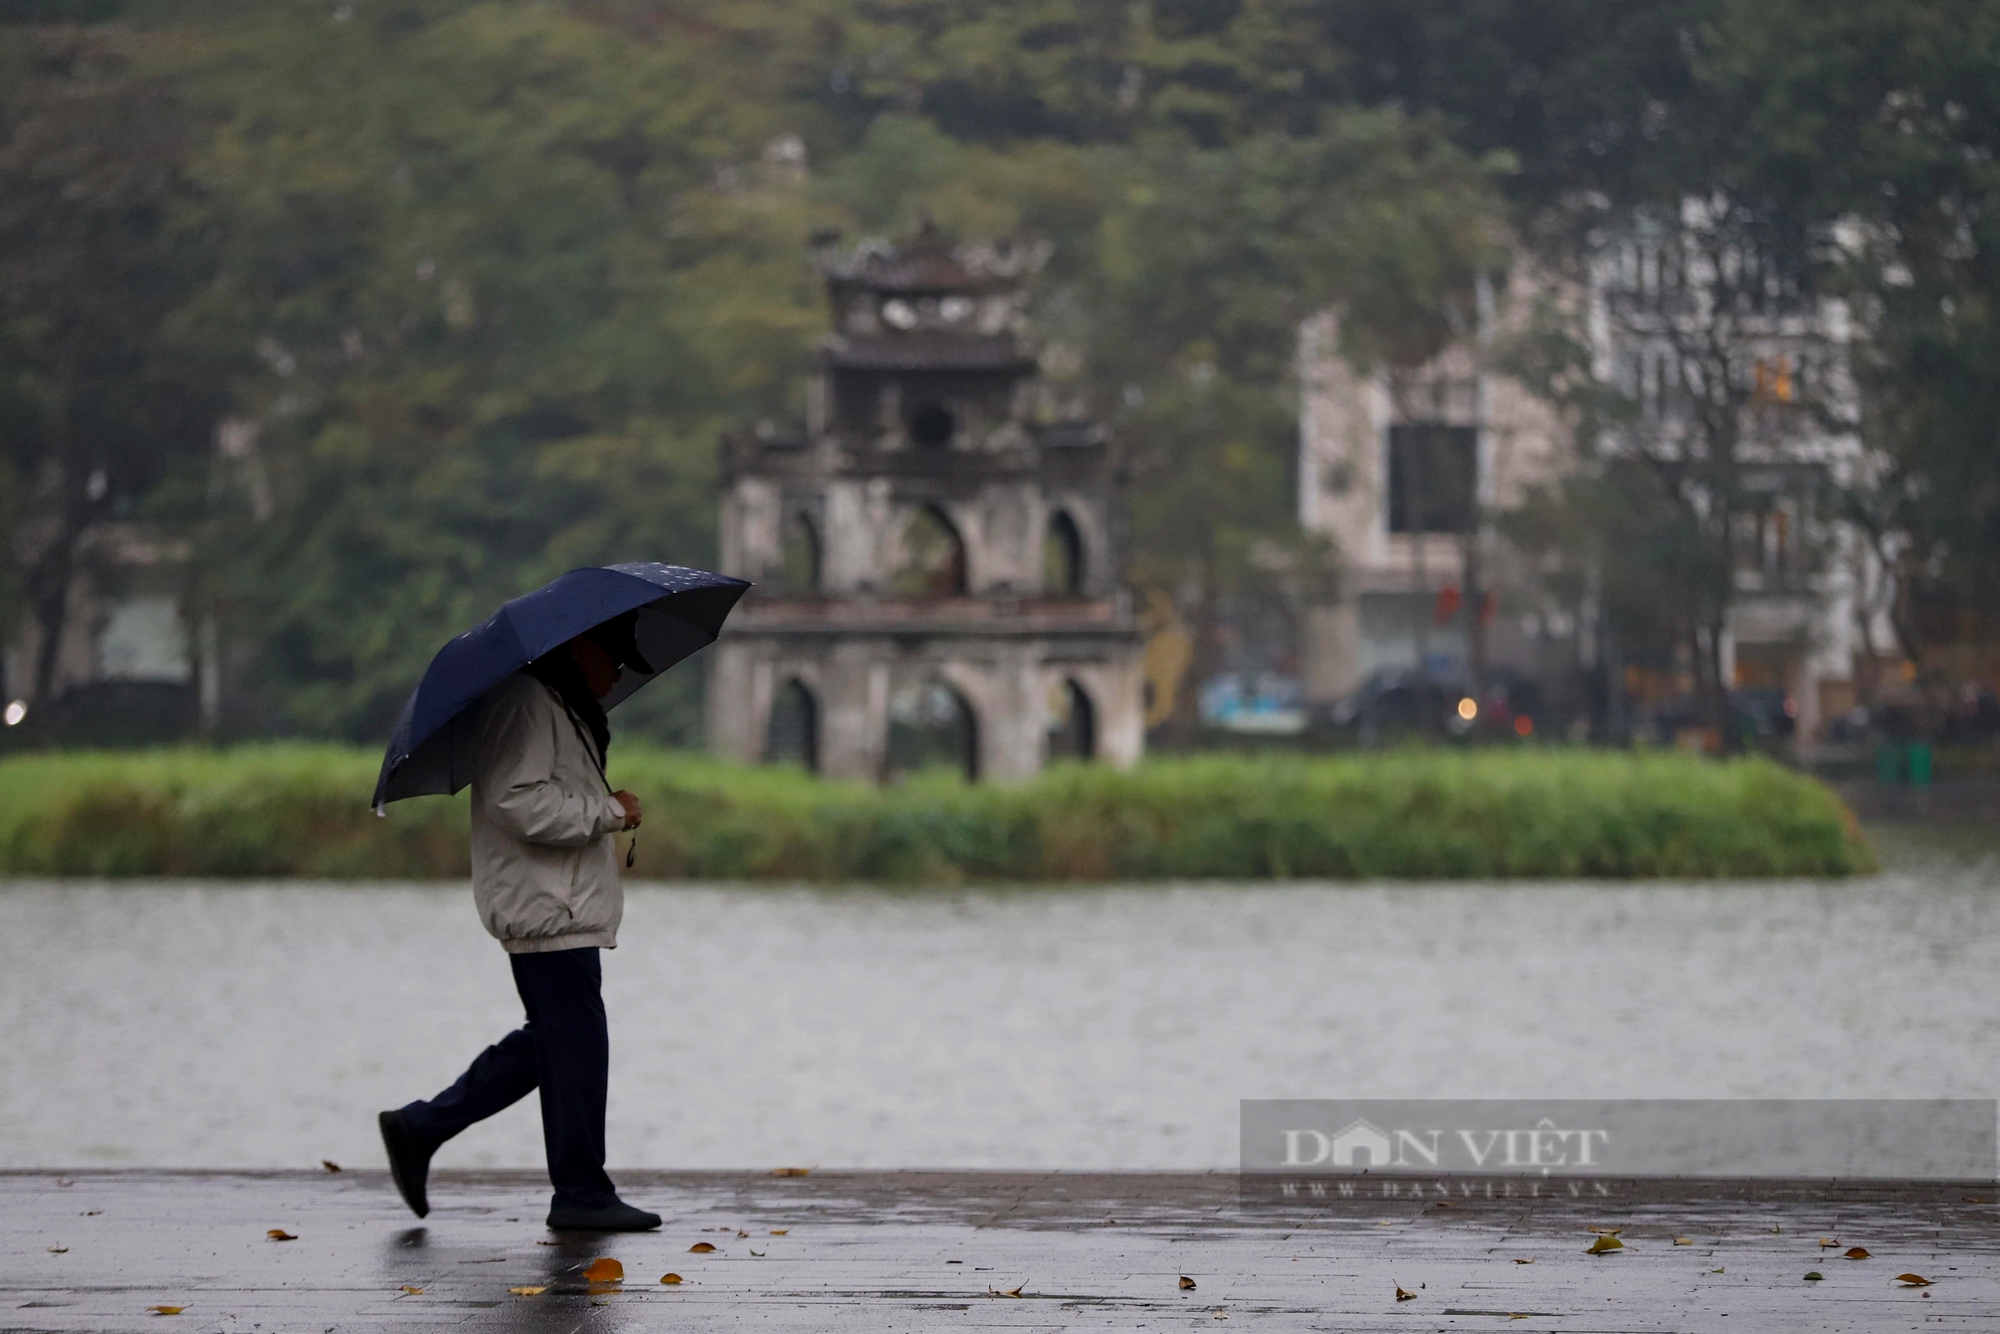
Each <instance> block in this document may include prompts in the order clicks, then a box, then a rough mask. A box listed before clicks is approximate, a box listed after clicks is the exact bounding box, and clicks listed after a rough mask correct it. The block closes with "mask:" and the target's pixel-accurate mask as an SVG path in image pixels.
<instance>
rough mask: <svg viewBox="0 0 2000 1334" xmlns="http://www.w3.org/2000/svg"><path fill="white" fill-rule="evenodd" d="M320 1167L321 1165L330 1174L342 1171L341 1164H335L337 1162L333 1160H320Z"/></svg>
mask: <svg viewBox="0 0 2000 1334" xmlns="http://www.w3.org/2000/svg"><path fill="white" fill-rule="evenodd" d="M319 1165H320V1166H321V1167H324V1168H325V1169H326V1170H327V1171H329V1172H338V1171H339V1170H340V1164H339V1163H336V1162H335V1161H333V1159H331V1158H322V1159H320V1160H319Z"/></svg>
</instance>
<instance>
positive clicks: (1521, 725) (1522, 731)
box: [1514, 713, 1535, 736]
mask: <svg viewBox="0 0 2000 1334" xmlns="http://www.w3.org/2000/svg"><path fill="white" fill-rule="evenodd" d="M1534 734H1535V720H1534V719H1533V718H1530V717H1529V716H1528V715H1527V714H1525V713H1524V714H1522V715H1521V716H1520V717H1518V718H1516V719H1515V720H1514V735H1515V736H1533V735H1534Z"/></svg>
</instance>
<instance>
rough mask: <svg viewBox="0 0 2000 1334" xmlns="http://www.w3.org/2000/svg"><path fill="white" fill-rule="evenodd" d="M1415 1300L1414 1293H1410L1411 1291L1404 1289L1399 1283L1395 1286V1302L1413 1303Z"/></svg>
mask: <svg viewBox="0 0 2000 1334" xmlns="http://www.w3.org/2000/svg"><path fill="white" fill-rule="evenodd" d="M1416 1299H1417V1294H1416V1293H1414V1292H1411V1291H1410V1290H1409V1289H1408V1288H1406V1287H1404V1286H1402V1285H1401V1284H1400V1283H1399V1284H1397V1285H1396V1300H1397V1301H1399V1302H1413V1301H1415V1300H1416Z"/></svg>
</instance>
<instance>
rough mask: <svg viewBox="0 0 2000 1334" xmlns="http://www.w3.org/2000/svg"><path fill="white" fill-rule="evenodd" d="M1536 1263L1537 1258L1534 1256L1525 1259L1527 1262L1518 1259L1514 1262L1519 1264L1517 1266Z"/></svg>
mask: <svg viewBox="0 0 2000 1334" xmlns="http://www.w3.org/2000/svg"><path fill="white" fill-rule="evenodd" d="M1534 1262H1535V1257H1534V1256H1532V1255H1531V1256H1529V1257H1528V1258H1527V1259H1525V1260H1520V1259H1517V1260H1515V1261H1514V1263H1515V1264H1517V1265H1531V1264H1533V1263H1534Z"/></svg>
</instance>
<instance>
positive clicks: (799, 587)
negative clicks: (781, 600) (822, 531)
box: [779, 511, 820, 597]
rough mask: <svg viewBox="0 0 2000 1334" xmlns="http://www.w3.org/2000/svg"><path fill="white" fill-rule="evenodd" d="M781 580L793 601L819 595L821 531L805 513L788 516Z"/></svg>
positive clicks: (784, 536)
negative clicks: (795, 598) (796, 598)
mask: <svg viewBox="0 0 2000 1334" xmlns="http://www.w3.org/2000/svg"><path fill="white" fill-rule="evenodd" d="M779 580H780V582H781V584H782V587H783V591H784V592H786V593H788V594H790V595H791V596H793V597H811V596H812V595H813V594H815V593H817V592H819V580H820V543H819V529H818V528H817V527H816V526H815V525H814V523H813V521H812V516H811V515H809V514H806V513H804V512H802V511H801V512H794V513H792V514H790V515H788V516H786V519H785V528H784V534H783V538H782V547H781V552H780V561H779Z"/></svg>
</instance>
